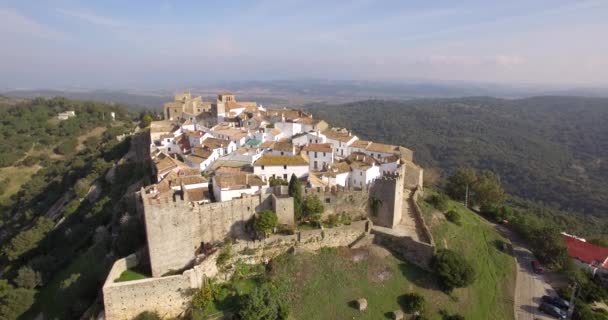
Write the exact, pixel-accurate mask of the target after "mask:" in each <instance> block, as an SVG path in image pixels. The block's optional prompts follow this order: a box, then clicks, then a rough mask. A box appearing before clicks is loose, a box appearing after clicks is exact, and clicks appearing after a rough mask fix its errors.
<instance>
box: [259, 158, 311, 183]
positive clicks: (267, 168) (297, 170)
mask: <svg viewBox="0 0 608 320" xmlns="http://www.w3.org/2000/svg"><path fill="white" fill-rule="evenodd" d="M253 173H254V174H256V175H258V176H260V177H262V178H263V179H264V180H265V181H268V179H270V178H271V177H275V178H282V179H284V180H285V181H289V179H290V178H291V175H292V174H294V175H295V176H296V177H298V178H303V177H307V176H308V173H309V168H308V162H307V161H306V160H305V159H304V158H302V157H301V156H299V155H298V156H273V155H263V156H262V157H261V158H260V159H259V160H258V161H256V162H255V163H254V165H253Z"/></svg>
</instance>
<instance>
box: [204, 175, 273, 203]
mask: <svg viewBox="0 0 608 320" xmlns="http://www.w3.org/2000/svg"><path fill="white" fill-rule="evenodd" d="M267 187H268V183H267V182H265V181H263V180H262V179H261V178H260V177H258V176H256V175H253V174H250V173H234V174H221V175H216V176H215V177H214V178H213V195H214V196H215V201H219V202H222V201H228V200H232V199H236V198H242V197H243V195H253V194H260V193H262V192H264V190H265V189H266V188H267Z"/></svg>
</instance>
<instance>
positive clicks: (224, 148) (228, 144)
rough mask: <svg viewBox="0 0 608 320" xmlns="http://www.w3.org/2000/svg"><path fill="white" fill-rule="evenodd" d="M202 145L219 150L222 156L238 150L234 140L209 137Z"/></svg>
mask: <svg viewBox="0 0 608 320" xmlns="http://www.w3.org/2000/svg"><path fill="white" fill-rule="evenodd" d="M201 146H203V147H205V148H207V149H210V150H217V152H218V155H219V156H220V157H222V156H224V155H227V154H230V153H232V152H234V151H235V150H236V144H235V143H234V142H233V141H230V140H224V139H217V138H207V139H205V140H203V143H202V144H201Z"/></svg>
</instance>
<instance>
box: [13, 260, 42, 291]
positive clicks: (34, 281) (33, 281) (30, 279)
mask: <svg viewBox="0 0 608 320" xmlns="http://www.w3.org/2000/svg"><path fill="white" fill-rule="evenodd" d="M41 279H42V277H41V276H40V272H36V271H34V270H33V269H32V268H30V267H28V266H25V267H21V268H20V269H19V271H17V277H16V278H15V283H16V284H17V285H18V286H19V287H21V288H25V289H34V288H35V287H37V286H38V285H40V283H41Z"/></svg>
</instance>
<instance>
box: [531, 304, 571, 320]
mask: <svg viewBox="0 0 608 320" xmlns="http://www.w3.org/2000/svg"><path fill="white" fill-rule="evenodd" d="M538 309H539V310H540V311H542V312H544V313H546V314H548V315H550V316H554V317H556V318H558V319H566V318H567V317H568V314H567V313H566V312H565V311H563V310H562V309H560V308H558V307H556V306H554V305H552V304H550V303H546V302H543V303H541V304H540V306H539V307H538Z"/></svg>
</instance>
